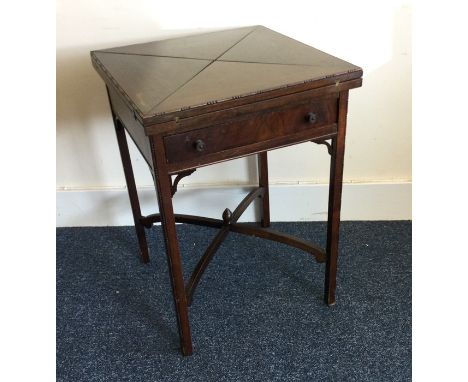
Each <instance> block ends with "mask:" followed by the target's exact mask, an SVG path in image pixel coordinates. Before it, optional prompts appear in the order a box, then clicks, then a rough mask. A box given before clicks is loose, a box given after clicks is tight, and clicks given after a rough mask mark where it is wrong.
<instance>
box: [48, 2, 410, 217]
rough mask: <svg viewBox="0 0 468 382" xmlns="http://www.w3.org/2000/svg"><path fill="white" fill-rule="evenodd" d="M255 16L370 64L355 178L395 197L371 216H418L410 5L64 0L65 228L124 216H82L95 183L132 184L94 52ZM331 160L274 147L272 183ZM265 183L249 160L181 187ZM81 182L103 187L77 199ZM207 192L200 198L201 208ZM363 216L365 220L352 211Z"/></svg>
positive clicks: (145, 182)
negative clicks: (414, 192) (413, 199)
mask: <svg viewBox="0 0 468 382" xmlns="http://www.w3.org/2000/svg"><path fill="white" fill-rule="evenodd" d="M279 4H280V5H279ZM256 24H262V25H265V26H267V27H269V28H271V29H274V30H276V31H278V32H281V33H283V34H286V35H288V36H291V37H293V38H295V39H298V40H300V41H302V42H305V43H307V44H309V45H312V46H314V47H317V48H319V49H321V50H324V51H326V52H328V53H331V54H334V55H336V56H338V57H340V58H343V59H345V60H347V61H350V62H352V63H353V64H356V65H359V66H361V67H362V68H363V69H364V84H363V87H362V88H360V89H356V90H352V91H351V94H350V102H349V113H348V135H347V153H346V159H345V160H346V162H345V172H344V178H345V182H348V183H364V184H371V185H375V186H376V187H374V188H372V189H373V190H378V191H375V192H377V193H380V194H381V193H382V192H384V193H385V192H386V193H388V195H387V196H388V197H387V198H386V197H383V199H382V197H379V198H376V200H380V202H378V203H377V202H376V204H375V205H371V206H368V207H369V208H371V209H372V210H375V212H376V213H375V214H374V215H372V216H373V218H378V219H395V218H396V219H398V218H400V219H407V218H410V217H411V200H410V199H411V187H410V182H411V9H410V6H409V4H408V1H402V0H400V1H396V0H395V1H386V2H377V1H375V2H361V1H353V2H350V1H348V2H345V1H342V2H341V1H336V0H335V1H294V0H290V1H288V2H282V3H279V2H277V3H275V2H271V1H266V2H263V1H257V2H254V1H236V2H229V3H228V2H225V3H223V2H220V1H204V0H201V1H197V2H189V1H187V2H178V1H172V2H169V1H166V2H157V1H151V0H133V1H123V0H118V1H116V0H101V1H91V0H80V1H71V0H58V1H57V188H58V193H57V216H58V219H57V224H58V225H76V224H90V225H92V224H124V223H125V222H123V223H122V221H121V220H119V218H118V217H117V216H115V215H114V216H109V217H107V218H106V219H104V220H103V219H102V216H97V215H96V214H98V212H97V211H101V210H102V209H99V208H96V209H95V208H91V209H90V210H89V211H88V212H87V213H86V218H85V219H84V220H83V216H81V217H79V216H77V215H79V214H80V203H84V204H87V205H88V204H91V206H92V205H93V203H101V202H102V200H101V199H102V198H101V197H100V198H98V199H99V201H98V199H95V200H94V199H92V198H93V196H92V195H96V190H97V191H99V190H104V191H102V192H103V193H102V194H101V196H105V195H106V194H105V192H107V191H108V190H109V189H113V188H117V189H119V188H122V187H123V186H124V184H125V181H124V177H123V172H122V170H121V165H120V158H119V155H118V150H117V145H116V141H115V136H114V131H113V127H112V121H111V118H110V112H109V108H108V104H107V98H106V93H105V87H104V84H103V82H102V81H101V79H100V78H99V77H98V75H97V73H95V72H94V69H93V68H92V66H91V63H90V59H89V51H90V50H93V49H100V48H107V47H112V46H117V45H123V44H131V43H138V42H144V41H150V40H154V39H161V38H165V37H168V36H171V37H172V36H176V35H180V34H186V33H188V32H195V31H208V30H216V29H223V28H227V27H236V26H244V25H256ZM131 150H132V158H133V160H134V167H135V168H134V170H135V175H136V180H137V184H138V186H141V187H147V186H150V185H151V184H152V178H151V176H150V174H149V172H148V169H147V167H146V165H145V163H144V161H143V160H142V159H141V158H140V157H139V155H138V154H137V151H136V149H135V148H134V147H131ZM328 163H329V160H328V155H327V153H326V150H325V148H324V147H323V146H316V145H313V144H311V143H308V144H302V145H298V146H294V147H290V148H285V149H280V150H276V151H274V152H272V153H271V155H270V181H271V183H272V184H274V185H282V186H284V185H288V186H290V189H291V192H294V191H293V188H294V187H295V185H298V184H317V183H319V184H322V183H326V182H327V181H328V166H329V165H328ZM255 180H256V169H255V161H254V160H253V159H252V158H250V159H249V158H247V159H240V160H235V161H231V162H226V163H223V164H219V165H215V166H211V167H208V168H203V169H200V170H198V171H197V172H196V173H195V174H193V175H192V176H191V177H189V178H186V179H184V181H183V183H184V184H187V185H190V187H200V188H204V187H209V186H212V185H213V184H215V185H218V186H220V185H233V186H235V185H246V184H253V183H255ZM393 183H394V184H399V185H403V186H404V187H403V188H404V190H405V191H404V192H403V194H398V195H399V196H398V197H396V196H395V195H394V194H391V193H392V192H393V191H391V190H393V189H394V187H389V188H388V187H387V186H382V187H383V188H381V187H380V188H379V184H384V185H388V184H393ZM67 190H71V191H67ZM76 190H81V191H83V190H84V191H87V190H93V192H90V193H85V194H83V193H82V192H81V193H80V194H81V195H85V196H84V197H82V198H81V199H80V200H81V201H80V200H78V201H77V200H76V199H74V198H73V197H72V196H71V194H70V192H75V191H76ZM369 192H371V193H372V192H373V191H369ZM399 192H400V193H401V189H400V191H399ZM199 197H201V196H197V194H195V195H194V196H193V200H194V204H196V203H197V200H198V199H197V198H199ZM83 198H84V199H83ZM90 198H91V199H90ZM72 199H73V200H74V202H73V203H74V206H73V208H71V207H72V206H71V204H70V203H71V202H70V201H71V200H72ZM371 199H372V198H371ZM83 200H85V201H83ZM385 200H388V202H389V203H390V201H391V200H393V201H394V202H393V203H395V208H397V207H398V208H399V211H400V212H399V213H398V214H397V215H396V216H395V214H389V213H388V211H389V205H388V204H387V205H386V206H384V205H383V204H384V203H385ZM382 201H383V202H382ZM227 202H229V201H227ZM77 203H78V206H77ZM292 203H294V201H293V202H292ZM226 205H227V206H228V205H230V204H229V203H226ZM402 206H403V207H402ZM348 207H349V206H348ZM317 208H319V209H320V208H323V206H320V207H317ZM343 208H347V206H346V205H343ZM155 209H156V206H155ZM294 210H295V209H294V208H291V211H294ZM73 211H75V212H73ZM73 214H75V215H73ZM65 216H67V218H65ZM368 217H369V216H368V215H366V214H363V215H362V216H361V218H363V219H365V218H368ZM299 218H301V219H302V218H303V217H302V216H296V215H294V213H293V212H291V214H290V216H289V218H284V217H282V218H281V220H295V219H299ZM353 218H357V219H359V218H360V216H359V214H357V216H356V215H353ZM273 219H275V216H273ZM76 222H79V223H76ZM128 223H130V221H128Z"/></svg>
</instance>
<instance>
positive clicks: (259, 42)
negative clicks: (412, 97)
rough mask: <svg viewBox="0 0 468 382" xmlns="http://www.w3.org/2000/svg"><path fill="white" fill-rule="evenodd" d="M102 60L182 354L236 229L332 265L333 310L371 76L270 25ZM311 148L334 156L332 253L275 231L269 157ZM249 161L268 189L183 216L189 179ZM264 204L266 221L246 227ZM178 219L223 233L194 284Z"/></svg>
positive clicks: (97, 61)
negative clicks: (202, 286)
mask: <svg viewBox="0 0 468 382" xmlns="http://www.w3.org/2000/svg"><path fill="white" fill-rule="evenodd" d="M91 60H92V63H93V66H94V68H95V69H96V70H97V72H98V73H99V75H100V76H101V77H102V79H103V80H104V82H105V84H106V87H107V92H108V97H109V101H110V107H111V111H112V116H113V120H114V126H115V130H116V135H117V142H118V146H119V150H120V155H121V158H122V164H123V169H124V174H125V179H126V183H127V188H128V193H129V197H130V204H131V208H132V213H133V218H134V223H135V229H136V234H137V238H138V242H139V248H140V257H141V260H142V261H143V262H148V261H149V253H148V246H147V241H146V233H145V228H150V227H151V226H152V224H154V223H155V222H161V225H162V229H163V232H164V238H165V245H166V252H167V258H168V264H169V273H170V280H171V284H172V292H173V296H174V303H175V311H176V316H177V323H178V329H179V336H180V343H181V351H182V354H183V355H190V354H192V338H191V332H190V325H189V319H188V307H189V306H190V305H191V303H192V300H193V295H194V291H195V288H196V286H197V284H198V282H199V281H200V278H201V277H202V275H203V273H204V271H205V269H206V268H207V266H208V264H209V262H210V260H211V259H212V258H213V255H214V254H215V252H216V250H217V249H218V248H219V246H220V245H221V243H222V241H223V240H224V238H225V237H226V236H227V235H228V233H229V232H237V233H241V234H246V235H253V236H257V237H260V238H264V239H268V240H273V241H277V242H280V243H284V244H288V245H290V246H293V247H296V248H300V249H302V250H304V251H306V252H308V253H310V254H311V255H312V256H313V257H314V258H315V260H317V261H318V262H324V263H325V288H324V289H325V290H324V292H325V302H326V303H327V304H328V305H333V304H334V303H335V289H336V271H337V257H338V233H339V225H340V205H341V190H342V178H343V160H344V150H345V132H346V115H347V105H348V92H349V90H350V89H352V88H356V87H359V86H361V83H362V70H361V68H359V67H357V66H354V65H352V64H350V63H348V62H345V61H343V60H341V59H338V58H336V57H333V56H331V55H329V54H326V53H324V52H322V51H320V50H317V49H315V48H312V47H310V46H308V45H305V44H303V43H301V42H298V41H296V40H293V39H291V38H289V37H286V36H284V35H282V34H280V33H277V32H275V31H273V30H271V29H268V28H266V27H263V26H252V27H244V28H238V29H230V30H224V31H218V32H211V33H204V34H198V35H189V36H186V37H180V38H173V39H169V40H162V41H153V42H145V43H140V44H136V45H128V46H121V47H117V48H110V49H103V50H96V51H93V52H91ZM125 131H127V133H128V135H129V136H130V137H131V138H132V139H133V141H134V142H135V144H136V146H137V147H138V149H139V151H140V152H141V155H142V156H143V158H144V159H145V160H146V162H147V163H148V166H149V168H150V171H151V173H152V175H153V179H154V183H155V188H156V191H157V197H158V204H159V213H157V214H152V215H149V216H142V214H141V210H140V204H139V200H138V195H137V189H136V185H135V180H134V176H133V170H132V165H131V161H130V156H129V151H128V146H127V140H126V133H125ZM308 141H311V142H315V143H319V144H324V145H326V148H327V150H328V153H329V154H330V157H331V161H330V162H331V165H330V185H329V201H328V225H327V241H326V248H325V249H322V248H320V247H318V246H317V245H314V244H312V243H310V242H308V241H306V240H302V239H298V238H295V237H293V236H291V235H287V234H284V233H281V232H277V231H275V230H272V229H271V228H269V226H270V207H269V193H268V161H267V152H268V151H270V150H273V149H277V148H280V147H285V146H290V145H295V144H298V143H303V142H308ZM249 155H256V156H257V160H258V172H259V176H258V187H256V188H255V189H253V190H252V191H251V192H250V193H248V195H247V196H246V197H245V198H244V199H243V200H242V202H241V203H240V204H239V206H238V207H237V208H236V209H234V211H230V210H229V209H226V210H225V211H224V212H223V213H222V217H221V218H220V219H213V218H207V217H200V216H192V215H182V214H177V213H175V212H174V209H173V204H172V199H173V197H174V194H175V193H176V191H177V184H178V183H179V181H180V180H181V179H182V178H183V177H185V176H188V175H190V174H192V173H193V172H194V171H195V170H196V169H197V168H199V167H202V166H209V165H211V164H214V163H218V162H222V161H227V160H232V159H235V158H241V157H245V156H249ZM256 199H259V200H260V202H261V207H262V208H261V221H260V222H259V224H247V223H239V222H238V220H239V218H240V216H241V215H242V213H243V212H244V211H245V210H246V208H247V207H248V206H249V205H250V204H251V203H252V202H253V201H254V200H256ZM285 202H287V201H285ZM177 222H180V223H188V224H195V225H200V226H208V227H213V228H217V229H219V231H218V233H217V235H216V236H215V238H214V239H213V241H212V242H211V244H210V245H209V246H208V248H207V249H206V251H205V252H204V254H203V255H202V256H201V258H200V260H199V262H198V264H197V265H196V267H195V269H194V271H193V273H192V276H191V277H190V279H189V280H187V282H186V281H185V280H184V277H183V271H182V262H181V256H180V253H179V243H178V239H177V235H176V223H177Z"/></svg>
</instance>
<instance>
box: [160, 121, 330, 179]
mask: <svg viewBox="0 0 468 382" xmlns="http://www.w3.org/2000/svg"><path fill="white" fill-rule="evenodd" d="M337 132H338V125H337V123H333V124H330V125H326V126H321V127H318V128H315V129H310V130H306V131H301V132H298V133H294V134H290V135H287V136H283V137H277V138H273V139H270V140H266V141H261V142H255V143H252V144H249V145H246V146H241V147H235V148H231V149H227V150H223V151H219V152H215V153H210V154H206V155H202V156H200V157H197V158H194V159H190V160H186V161H181V162H176V163H168V164H167V169H168V172H169V173H170V174H177V173H180V172H181V171H184V170H189V169H193V168H198V167H203V166H208V165H211V164H214V163H219V162H224V161H227V160H231V159H236V158H242V157H245V156H248V155H253V154H256V153H259V152H262V151H267V150H272V149H278V148H281V147H286V146H291V145H295V144H298V143H303V142H308V141H320V140H324V139H330V138H333V137H334V136H336V135H337Z"/></svg>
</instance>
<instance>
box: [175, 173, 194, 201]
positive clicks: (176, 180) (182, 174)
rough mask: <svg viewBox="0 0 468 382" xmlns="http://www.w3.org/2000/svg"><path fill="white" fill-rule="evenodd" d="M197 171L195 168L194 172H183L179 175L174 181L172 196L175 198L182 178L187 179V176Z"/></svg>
mask: <svg viewBox="0 0 468 382" xmlns="http://www.w3.org/2000/svg"><path fill="white" fill-rule="evenodd" d="M195 171H197V169H196V168H194V169H192V170H187V171H182V172H181V173H179V174H177V176H176V177H175V179H174V183H173V184H172V186H171V193H172V196H174V194H175V193H176V192H177V185H178V184H179V182H180V181H181V180H182V178H185V177H186V176H189V175H192V174H193V173H194V172H195Z"/></svg>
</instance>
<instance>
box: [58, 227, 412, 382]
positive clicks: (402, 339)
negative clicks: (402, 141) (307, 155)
mask: <svg viewBox="0 0 468 382" xmlns="http://www.w3.org/2000/svg"><path fill="white" fill-rule="evenodd" d="M273 228H274V229H277V230H281V231H284V232H287V233H291V234H295V235H297V236H299V237H303V238H306V239H309V240H312V241H314V242H316V243H318V244H320V245H323V244H324V242H325V230H326V226H325V224H324V223H321V222H319V223H275V224H273ZM147 233H148V234H149V235H148V238H149V243H150V251H151V253H150V256H151V262H150V263H149V264H147V265H144V264H141V263H140V262H139V260H138V258H137V255H136V254H137V241H136V237H135V234H134V229H133V227H112V228H107V227H105V228H104V227H103V228H59V229H57V380H58V381H70V382H78V381H171V382H178V381H376V382H382V381H410V380H411V223H410V222H344V223H342V229H341V242H340V258H339V272H338V288H337V304H336V305H335V306H334V307H327V306H326V305H325V304H324V303H323V301H322V293H323V292H322V290H323V274H324V264H318V263H316V262H315V261H314V259H313V258H312V257H311V256H310V255H308V254H307V253H305V252H302V251H300V250H296V249H294V248H290V247H288V246H285V245H283V244H278V243H274V242H269V241H265V240H261V239H257V238H253V237H247V236H240V235H238V234H233V233H232V234H230V235H229V236H228V238H227V239H226V241H225V242H224V243H223V245H222V246H221V248H220V249H219V251H218V253H217V254H216V255H215V257H214V259H213V261H212V263H211V264H210V265H209V267H208V269H207V271H206V273H205V275H204V276H203V278H202V280H201V282H200V284H199V286H198V289H197V291H196V293H195V297H194V302H193V305H192V307H191V308H190V319H191V326H192V335H193V344H194V355H193V356H191V357H182V356H181V355H180V353H179V349H178V348H179V340H178V334H177V327H176V321H175V316H174V309H173V303H172V297H171V291H170V283H169V278H168V271H167V262H166V256H165V253H164V246H163V241H162V240H163V239H162V232H161V228H160V227H153V228H152V229H151V230H150V231H149V232H148V231H147ZM215 233H216V230H214V229H210V228H201V227H195V226H188V225H180V226H178V234H179V238H180V241H181V243H182V245H181V250H182V257H183V260H184V266H185V268H184V272H185V274H186V277H188V276H189V274H190V272H191V270H192V268H193V266H194V265H195V264H196V262H197V260H198V259H199V257H200V255H201V253H202V251H203V250H204V248H205V247H206V245H208V243H209V241H210V239H211V238H212V237H213V235H214V234H215Z"/></svg>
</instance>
